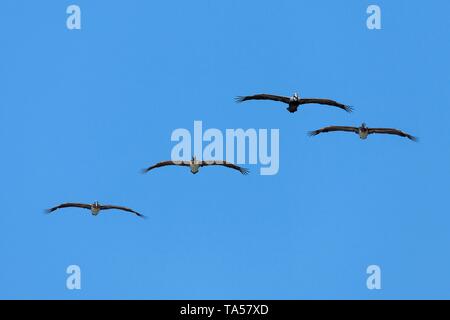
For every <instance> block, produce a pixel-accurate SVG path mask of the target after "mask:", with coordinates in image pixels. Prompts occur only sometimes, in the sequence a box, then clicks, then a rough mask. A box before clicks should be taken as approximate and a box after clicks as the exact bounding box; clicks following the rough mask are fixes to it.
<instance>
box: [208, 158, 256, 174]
mask: <svg viewBox="0 0 450 320" xmlns="http://www.w3.org/2000/svg"><path fill="white" fill-rule="evenodd" d="M200 166H201V167H205V166H224V167H227V168H231V169H234V170H237V171H239V172H240V173H242V174H243V175H247V174H249V173H250V171H249V170H248V169H246V168H243V167H240V166H237V165H235V164H233V163H230V162H226V161H202V162H201V163H200Z"/></svg>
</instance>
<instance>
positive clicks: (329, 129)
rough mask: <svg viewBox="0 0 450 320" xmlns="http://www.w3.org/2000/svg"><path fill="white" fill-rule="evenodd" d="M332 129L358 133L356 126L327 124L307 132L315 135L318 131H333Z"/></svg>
mask: <svg viewBox="0 0 450 320" xmlns="http://www.w3.org/2000/svg"><path fill="white" fill-rule="evenodd" d="M333 131H345V132H355V133H358V128H355V127H343V126H329V127H325V128H322V129H318V130H314V131H310V132H308V134H309V135H310V136H317V135H318V134H320V133H325V132H333Z"/></svg>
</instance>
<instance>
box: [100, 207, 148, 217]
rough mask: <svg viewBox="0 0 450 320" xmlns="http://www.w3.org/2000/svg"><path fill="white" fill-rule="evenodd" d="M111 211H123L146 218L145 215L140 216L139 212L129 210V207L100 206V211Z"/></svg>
mask: <svg viewBox="0 0 450 320" xmlns="http://www.w3.org/2000/svg"><path fill="white" fill-rule="evenodd" d="M110 209H116V210H122V211H126V212H131V213H134V214H135V215H137V216H138V217H141V218H145V216H144V215H142V214H140V213H139V212H136V211H134V210H133V209H130V208H127V207H122V206H111V205H104V206H100V210H110Z"/></svg>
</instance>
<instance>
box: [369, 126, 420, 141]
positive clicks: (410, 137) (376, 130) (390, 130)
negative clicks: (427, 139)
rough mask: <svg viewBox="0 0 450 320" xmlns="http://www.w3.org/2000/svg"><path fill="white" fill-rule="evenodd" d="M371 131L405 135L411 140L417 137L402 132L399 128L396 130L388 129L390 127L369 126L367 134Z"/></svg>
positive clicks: (415, 139)
mask: <svg viewBox="0 0 450 320" xmlns="http://www.w3.org/2000/svg"><path fill="white" fill-rule="evenodd" d="M372 133H380V134H394V135H397V136H400V137H405V138H408V139H410V140H412V141H417V140H418V138H417V137H414V136H412V135H410V134H408V133H406V132H403V131H401V130H397V129H390V128H370V129H369V134H372Z"/></svg>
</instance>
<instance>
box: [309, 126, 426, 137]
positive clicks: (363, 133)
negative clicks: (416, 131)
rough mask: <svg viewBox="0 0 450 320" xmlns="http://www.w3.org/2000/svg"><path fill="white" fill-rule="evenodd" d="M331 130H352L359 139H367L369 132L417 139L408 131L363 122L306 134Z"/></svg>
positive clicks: (316, 132) (315, 134)
mask: <svg viewBox="0 0 450 320" xmlns="http://www.w3.org/2000/svg"><path fill="white" fill-rule="evenodd" d="M332 131H346V132H354V133H356V134H358V135H359V137H360V138H361V139H367V136H368V135H369V134H373V133H380V134H394V135H397V136H400V137H405V138H408V139H410V140H412V141H417V140H418V139H417V138H416V137H414V136H412V135H410V134H408V133H405V132H403V131H400V130H397V129H390V128H368V127H367V126H366V124H365V123H363V124H362V125H361V126H360V127H342V126H330V127H325V128H322V129H318V130H315V131H310V132H309V133H308V134H309V135H310V136H317V135H318V134H320V133H324V132H332Z"/></svg>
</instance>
